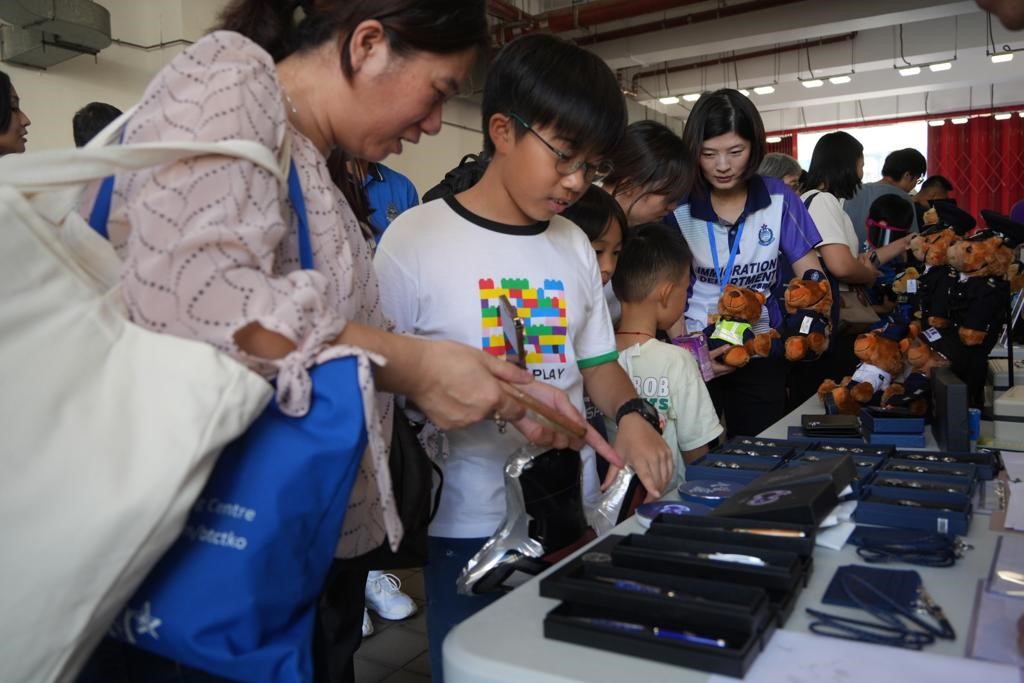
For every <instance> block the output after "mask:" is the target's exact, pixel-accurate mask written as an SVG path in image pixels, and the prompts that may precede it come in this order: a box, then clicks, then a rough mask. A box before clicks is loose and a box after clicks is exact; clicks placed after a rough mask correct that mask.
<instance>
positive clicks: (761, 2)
mask: <svg viewBox="0 0 1024 683" xmlns="http://www.w3.org/2000/svg"><path fill="white" fill-rule="evenodd" d="M802 1H803V0H756V2H747V3H744V4H742V5H735V6H733V7H719V8H717V9H711V10H705V11H703V12H693V13H691V14H684V15H682V16H678V17H671V18H666V19H662V20H661V21H652V22H648V23H646V24H637V25H636V26H627V27H626V28H620V29H615V30H612V31H605V32H603V33H592V34H590V35H584V36H578V37H576V38H575V39H574V40H575V41H576V44H577V45H594V44H595V43H603V42H607V41H609V40H617V39H619V38H631V37H633V36H639V35H643V34H645V33H652V32H654V31H661V30H664V29H670V28H679V27H680V26H689V25H691V24H699V23H702V22H705V21H713V20H715V19H726V18H728V17H735V16H738V15H741V14H749V13H750V12H757V11H759V10H763V9H770V8H773V7H781V6H782V5H790V4H792V3H794V2H802ZM627 6H632V3H629V4H628V5H627ZM627 16H635V15H627Z"/></svg>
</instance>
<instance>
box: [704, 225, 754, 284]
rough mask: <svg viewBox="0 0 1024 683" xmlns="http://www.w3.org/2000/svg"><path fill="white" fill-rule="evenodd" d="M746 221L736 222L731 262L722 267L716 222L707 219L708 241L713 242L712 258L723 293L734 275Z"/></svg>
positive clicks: (730, 254)
mask: <svg viewBox="0 0 1024 683" xmlns="http://www.w3.org/2000/svg"><path fill="white" fill-rule="evenodd" d="M744 222H746V221H745V219H744V220H741V221H740V222H739V223H737V224H736V239H735V240H733V243H732V249H730V250H729V262H728V263H726V264H725V268H724V269H721V268H719V267H718V244H717V243H716V242H715V224H714V223H712V222H711V221H707V225H708V242H709V243H710V244H711V260H712V261H713V262H714V264H715V277H717V278H718V289H719V290H720V292H721V293H724V292H725V287H726V285H728V284H729V278H730V277H732V269H733V266H734V265H735V264H736V254H738V253H739V251H740V238H742V237H743V223H744Z"/></svg>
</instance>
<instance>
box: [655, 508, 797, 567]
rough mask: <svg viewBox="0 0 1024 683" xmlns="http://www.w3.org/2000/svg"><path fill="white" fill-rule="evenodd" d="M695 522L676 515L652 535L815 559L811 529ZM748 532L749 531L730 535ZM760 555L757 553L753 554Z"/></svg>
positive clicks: (723, 520)
mask: <svg viewBox="0 0 1024 683" xmlns="http://www.w3.org/2000/svg"><path fill="white" fill-rule="evenodd" d="M692 519H694V520H695V521H693V522H692V523H691V521H690V520H691V518H688V517H678V516H673V515H661V516H659V517H657V518H656V519H655V520H654V522H653V523H652V524H651V528H650V529H649V530H648V532H647V534H648V535H656V536H671V537H673V538H683V539H690V540H694V541H709V542H712V543H727V544H730V545H737V546H740V545H741V546H749V547H751V548H767V549H769V550H785V551H788V552H792V553H796V554H797V555H799V556H800V557H801V558H811V556H812V555H813V554H814V537H815V532H816V531H817V529H816V528H815V527H813V526H810V525H802V524H787V523H785V522H771V523H765V522H763V521H761V520H756V519H740V518H736V517H696V518H692ZM730 529H745V530H748V531H730ZM758 529H762V530H767V531H777V532H779V535H771V534H765V535H761V534H758V533H752V532H754V531H756V530H758ZM786 532H789V533H794V534H803V537H787V536H783V535H781V534H783V533H786ZM753 554H755V555H756V554H757V553H753Z"/></svg>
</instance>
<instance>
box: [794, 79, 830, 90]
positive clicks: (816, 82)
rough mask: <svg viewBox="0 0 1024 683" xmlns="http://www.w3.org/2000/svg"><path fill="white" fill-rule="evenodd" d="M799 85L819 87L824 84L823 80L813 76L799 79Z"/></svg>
mask: <svg viewBox="0 0 1024 683" xmlns="http://www.w3.org/2000/svg"><path fill="white" fill-rule="evenodd" d="M800 85H802V86H804V87H805V88H820V87H821V86H823V85H825V81H823V80H821V79H820V78H813V79H811V80H809V81H800Z"/></svg>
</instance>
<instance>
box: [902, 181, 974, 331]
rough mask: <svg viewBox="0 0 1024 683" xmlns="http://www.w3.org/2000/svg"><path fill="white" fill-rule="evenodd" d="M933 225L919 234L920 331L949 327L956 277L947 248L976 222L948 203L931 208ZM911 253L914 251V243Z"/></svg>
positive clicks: (918, 284) (954, 205)
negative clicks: (933, 214) (934, 220)
mask: <svg viewBox="0 0 1024 683" xmlns="http://www.w3.org/2000/svg"><path fill="white" fill-rule="evenodd" d="M932 210H933V211H935V217H936V219H937V220H936V223H935V225H934V226H932V227H931V228H929V229H927V230H925V231H923V232H922V233H921V239H922V242H921V247H923V249H922V248H921V247H919V250H920V251H923V255H922V256H921V257H920V258H921V261H922V263H923V264H924V272H923V273H922V274H921V275H920V277H919V278H918V281H917V290H918V306H919V308H920V312H921V314H920V319H921V326H922V327H938V328H944V327H949V291H950V288H951V287H952V286H953V283H954V282H956V278H957V274H956V272H954V269H953V268H952V267H951V266H950V265H949V256H948V253H949V247H950V246H951V245H953V244H955V243H956V242H957V241H959V240H960V239H961V238H963V236H964V235H966V234H967V233H968V232H970V231H971V230H972V229H973V228H974V226H975V225H977V221H976V220H974V217H973V216H972V215H971V214H969V213H967V212H966V211H964V210H963V209H961V208H960V207H958V206H957V205H956V204H955V203H953V202H951V201H948V202H946V201H943V202H936V203H935V204H934V205H933V206H932ZM911 242H912V243H911V251H914V256H915V257H916V256H918V251H915V250H914V245H913V240H912V241H911Z"/></svg>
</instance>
